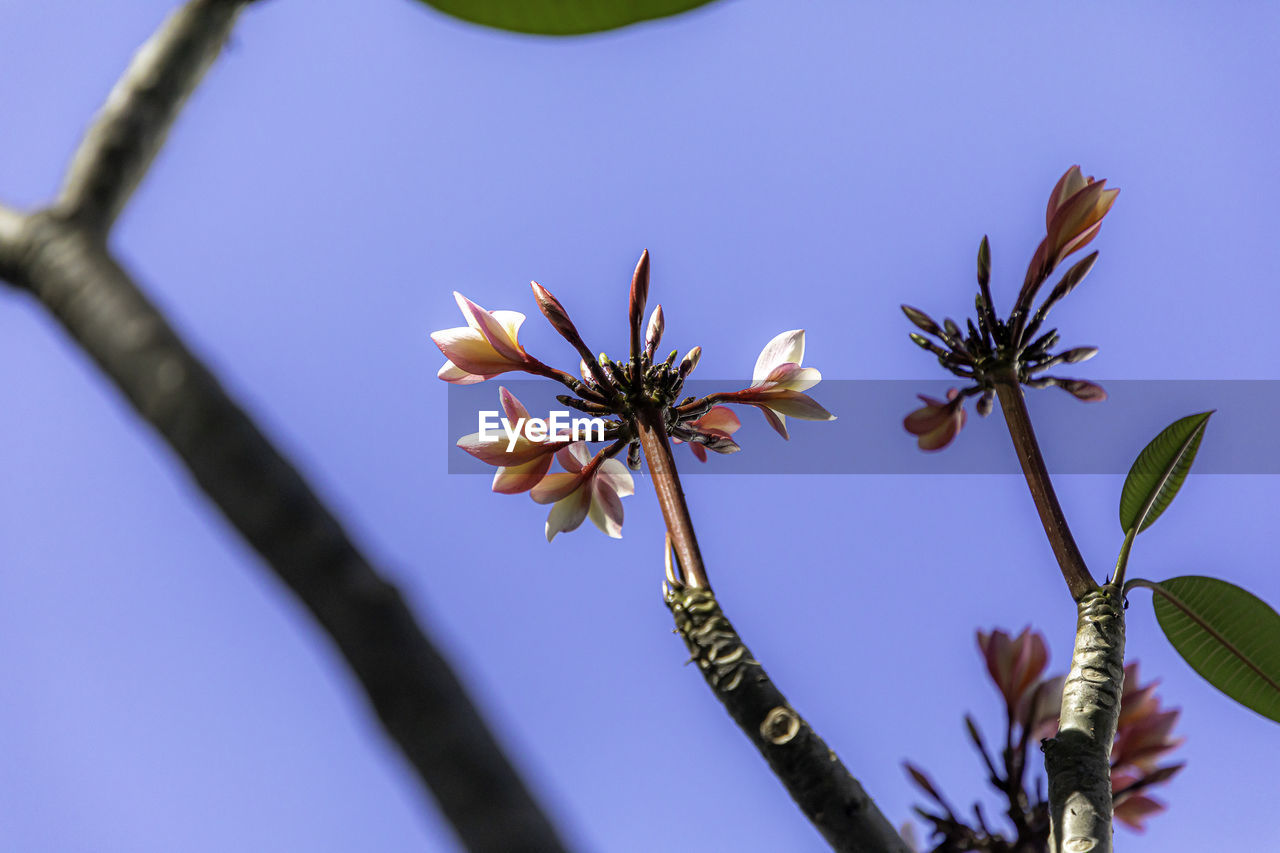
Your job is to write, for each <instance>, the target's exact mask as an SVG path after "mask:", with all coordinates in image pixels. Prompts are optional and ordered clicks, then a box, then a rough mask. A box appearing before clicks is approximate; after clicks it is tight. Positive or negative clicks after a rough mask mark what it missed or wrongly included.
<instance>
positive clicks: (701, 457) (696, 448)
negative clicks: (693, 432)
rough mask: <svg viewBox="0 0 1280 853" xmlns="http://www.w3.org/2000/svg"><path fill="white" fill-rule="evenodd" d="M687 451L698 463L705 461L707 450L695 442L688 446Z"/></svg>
mask: <svg viewBox="0 0 1280 853" xmlns="http://www.w3.org/2000/svg"><path fill="white" fill-rule="evenodd" d="M689 450H690V451H692V452H693V456H694V458H695V459H697V460H698V461H699V462H706V461H707V449H706V448H705V447H703V446H702V445H701V444H698V443H697V442H696V441H695V442H693V443H691V444H690V445H689Z"/></svg>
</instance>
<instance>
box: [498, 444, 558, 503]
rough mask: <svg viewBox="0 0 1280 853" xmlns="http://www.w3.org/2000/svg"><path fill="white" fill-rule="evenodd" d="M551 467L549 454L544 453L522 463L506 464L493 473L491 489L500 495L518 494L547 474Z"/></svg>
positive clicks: (528, 488)
mask: <svg viewBox="0 0 1280 853" xmlns="http://www.w3.org/2000/svg"><path fill="white" fill-rule="evenodd" d="M550 468H551V455H550V454H544V455H542V456H539V457H537V458H536V459H531V460H529V461H528V462H526V463H524V464H523V465H508V466H505V467H502V468H499V469H498V470H497V471H495V472H494V474H493V490H494V491H495V492H497V493H498V494H501V495H518V494H520V493H521V492H527V491H529V490H530V489H532V488H533V487H534V486H536V485H538V483H540V482H542V478H543V477H545V476H546V475H547V471H548V470H550Z"/></svg>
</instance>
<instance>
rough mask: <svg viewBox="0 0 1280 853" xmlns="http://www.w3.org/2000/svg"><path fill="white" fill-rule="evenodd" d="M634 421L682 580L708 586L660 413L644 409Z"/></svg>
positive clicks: (696, 586) (695, 584)
mask: <svg viewBox="0 0 1280 853" xmlns="http://www.w3.org/2000/svg"><path fill="white" fill-rule="evenodd" d="M636 421H637V425H638V426H639V427H640V435H639V436H638V438H639V439H640V446H641V447H643V448H644V456H645V459H646V460H647V461H648V462H649V474H650V476H651V477H653V488H654V491H655V492H657V493H658V504H659V506H661V507H662V516H663V518H664V519H666V522H667V532H668V533H669V534H670V536H671V541H672V544H673V545H674V546H675V549H676V557H677V558H679V560H680V568H681V569H682V570H683V571H684V575H685V582H686V583H687V584H688V585H689V586H691V587H695V588H698V589H710V588H711V581H710V580H708V578H707V571H706V568H704V566H703V564H702V552H701V551H700V550H699V549H698V537H697V536H696V535H695V534H694V532H693V519H692V518H691V517H690V516H689V505H688V504H687V503H685V499H684V489H682V488H681V487H680V477H679V475H677V474H676V463H675V460H674V459H673V458H672V457H671V443H670V442H669V441H667V430H666V427H665V426H664V425H663V419H662V412H660V411H658V410H656V409H647V410H644V411H642V412H640V413H639V414H638V415H637V417H636Z"/></svg>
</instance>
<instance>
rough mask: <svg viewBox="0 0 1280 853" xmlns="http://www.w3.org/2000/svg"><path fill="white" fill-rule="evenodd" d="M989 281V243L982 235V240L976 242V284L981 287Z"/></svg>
mask: <svg viewBox="0 0 1280 853" xmlns="http://www.w3.org/2000/svg"><path fill="white" fill-rule="evenodd" d="M990 281H991V244H990V243H988V242H987V237H986V235H985V234H984V235H983V236H982V242H981V243H979V244H978V284H979V285H981V286H982V287H983V288H985V287H986V286H987V284H988V283H990Z"/></svg>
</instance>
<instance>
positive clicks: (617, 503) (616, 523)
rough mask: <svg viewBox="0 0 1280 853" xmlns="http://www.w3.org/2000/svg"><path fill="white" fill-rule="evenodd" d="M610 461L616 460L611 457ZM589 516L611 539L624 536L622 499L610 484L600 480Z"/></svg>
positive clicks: (588, 512) (592, 499)
mask: <svg viewBox="0 0 1280 853" xmlns="http://www.w3.org/2000/svg"><path fill="white" fill-rule="evenodd" d="M609 461H610V462H616V461H617V460H615V459H610V460H609ZM587 515H588V517H589V518H590V519H591V521H592V523H593V524H595V526H596V527H598V528H600V530H601V531H603V532H604V534H605V535H606V536H608V537H609V538H610V539H621V538H622V499H621V498H619V497H618V495H617V493H616V492H614V491H613V489H612V488H610V487H609V486H608V484H606V483H604V482H598V483H597V484H596V486H595V493H594V495H593V497H592V498H591V507H590V509H589V510H588V511H587Z"/></svg>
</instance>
